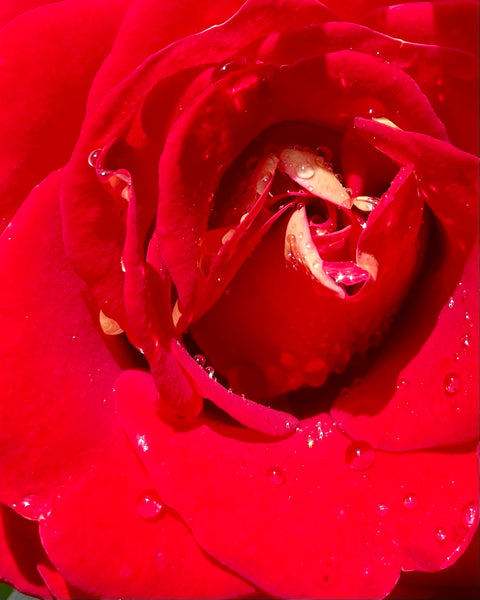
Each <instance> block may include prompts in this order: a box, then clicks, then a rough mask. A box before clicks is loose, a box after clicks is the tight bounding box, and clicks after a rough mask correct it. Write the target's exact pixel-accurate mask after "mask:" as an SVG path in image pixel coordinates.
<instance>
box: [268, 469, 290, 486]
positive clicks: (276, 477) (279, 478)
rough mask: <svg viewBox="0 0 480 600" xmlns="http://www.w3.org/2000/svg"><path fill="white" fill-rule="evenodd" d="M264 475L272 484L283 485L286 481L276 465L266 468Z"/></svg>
mask: <svg viewBox="0 0 480 600" xmlns="http://www.w3.org/2000/svg"><path fill="white" fill-rule="evenodd" d="M266 477H267V480H268V481H269V482H270V483H272V484H273V485H283V484H284V483H285V481H286V478H285V475H284V474H283V471H282V469H281V468H280V467H278V466H276V465H275V466H274V467H271V468H270V469H268V471H267V474H266Z"/></svg>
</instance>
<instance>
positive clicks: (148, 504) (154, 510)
mask: <svg viewBox="0 0 480 600" xmlns="http://www.w3.org/2000/svg"><path fill="white" fill-rule="evenodd" d="M135 509H136V511H137V513H138V515H139V516H140V517H142V518H143V519H157V518H158V517H160V516H162V514H163V505H162V503H161V502H160V498H159V497H158V495H157V493H156V492H155V490H149V491H147V492H144V493H143V494H141V496H140V497H139V498H138V500H137V504H136V506H135Z"/></svg>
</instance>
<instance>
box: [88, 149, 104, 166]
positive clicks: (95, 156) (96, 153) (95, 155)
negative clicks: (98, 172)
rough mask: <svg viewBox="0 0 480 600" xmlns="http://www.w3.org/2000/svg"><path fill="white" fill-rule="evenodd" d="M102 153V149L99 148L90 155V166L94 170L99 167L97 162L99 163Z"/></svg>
mask: <svg viewBox="0 0 480 600" xmlns="http://www.w3.org/2000/svg"><path fill="white" fill-rule="evenodd" d="M101 153H102V149H101V148H97V149H96V150H92V152H90V154H89V155H88V159H87V161H88V164H89V165H90V166H91V167H93V168H94V169H95V168H96V166H97V161H98V157H99V156H100V154H101Z"/></svg>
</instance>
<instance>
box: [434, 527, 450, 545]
mask: <svg viewBox="0 0 480 600" xmlns="http://www.w3.org/2000/svg"><path fill="white" fill-rule="evenodd" d="M435 539H436V540H437V542H440V543H443V542H446V541H447V534H446V532H445V530H444V529H442V528H441V527H437V529H435Z"/></svg>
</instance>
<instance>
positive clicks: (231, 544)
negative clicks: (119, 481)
mask: <svg viewBox="0 0 480 600" xmlns="http://www.w3.org/2000/svg"><path fill="white" fill-rule="evenodd" d="M139 378H141V379H143V382H142V384H139ZM116 392H117V393H116V397H117V400H116V401H117V410H118V412H119V416H120V419H121V421H122V423H123V424H124V426H125V428H126V430H127V433H128V435H129V437H130V439H131V441H132V443H135V440H136V439H137V436H138V435H139V434H143V435H145V436H146V439H148V449H147V450H146V451H145V448H142V449H139V451H138V453H139V456H140V458H141V460H142V461H143V462H144V464H145V466H146V467H147V469H148V471H149V473H150V475H151V476H152V478H153V480H154V482H155V485H156V487H157V489H158V491H159V493H160V494H161V495H162V498H164V499H165V500H166V501H167V502H168V504H169V505H171V506H173V507H174V508H175V509H176V510H178V512H179V513H180V514H181V515H182V516H183V517H184V518H185V519H186V520H188V522H189V524H190V526H191V527H192V531H193V532H194V535H195V537H196V538H197V540H198V541H199V542H200V543H201V545H202V546H203V547H204V548H205V549H207V551H208V552H210V553H212V554H213V555H214V556H216V557H218V558H219V559H220V560H221V561H222V562H223V563H224V564H226V565H227V566H230V567H232V568H233V569H234V570H235V571H236V572H238V573H239V574H241V575H243V576H245V577H247V578H249V579H250V580H251V581H253V582H254V583H255V584H256V585H258V586H260V587H261V588H262V589H264V590H265V591H267V592H268V593H270V594H272V595H275V596H280V597H291V598H298V597H306V598H343V597H355V598H372V597H382V596H384V595H385V594H386V593H388V591H389V590H390V589H391V588H392V587H393V585H394V583H395V582H396V579H397V577H398V574H399V569H400V568H402V567H403V568H405V569H414V568H417V569H424V570H435V569H439V568H441V567H442V566H446V565H447V564H448V563H449V562H451V561H453V560H455V558H456V557H458V553H459V552H461V551H462V550H463V549H464V548H465V546H466V544H467V542H468V541H469V540H470V539H471V537H472V535H473V533H474V529H475V523H476V522H477V519H478V506H477V502H478V500H477V498H478V466H477V459H476V453H475V452H468V451H466V452H464V453H461V452H459V453H457V454H455V453H452V454H449V453H445V452H412V453H408V454H403V455H397V454H389V453H384V452H376V453H375V452H374V451H373V450H371V449H369V447H368V445H363V446H360V447H359V446H358V445H357V443H356V442H354V443H353V444H352V443H351V442H350V440H349V439H348V438H347V437H346V436H344V435H343V434H341V433H340V432H339V431H338V430H337V429H335V427H334V425H333V422H332V420H331V418H330V417H329V416H328V415H319V416H318V417H317V418H315V419H311V420H309V421H304V422H303V423H302V428H301V430H299V431H297V433H296V434H295V435H294V436H292V437H290V438H288V439H286V440H283V441H278V442H275V443H268V442H264V443H262V442H260V441H257V443H247V442H246V441H242V440H241V436H242V431H241V430H238V429H236V428H229V427H225V426H221V425H220V424H218V423H217V424H213V423H212V426H213V427H214V429H215V430H216V431H214V430H213V429H212V428H211V427H210V426H209V425H208V424H205V425H203V426H202V425H199V426H197V427H195V428H192V429H190V430H188V431H183V432H180V431H178V432H176V433H175V432H174V431H173V430H172V429H170V428H169V427H167V426H166V425H165V424H163V423H162V422H161V421H159V420H158V419H156V418H155V400H156V390H155V388H154V385H153V380H152V379H151V377H150V376H149V375H147V374H140V373H124V374H122V376H121V377H120V379H119V380H118V381H117V384H116ZM133 397H135V398H136V404H135V406H133V404H132V398H133ZM238 436H240V439H238ZM212 523H214V524H215V527H212ZM218 531H221V535H219V534H218ZM319 532H321V534H320V535H319ZM292 563H294V564H295V568H294V569H292V568H291V565H292ZM346 572H348V574H349V577H348V578H346V577H345V573H346Z"/></svg>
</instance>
